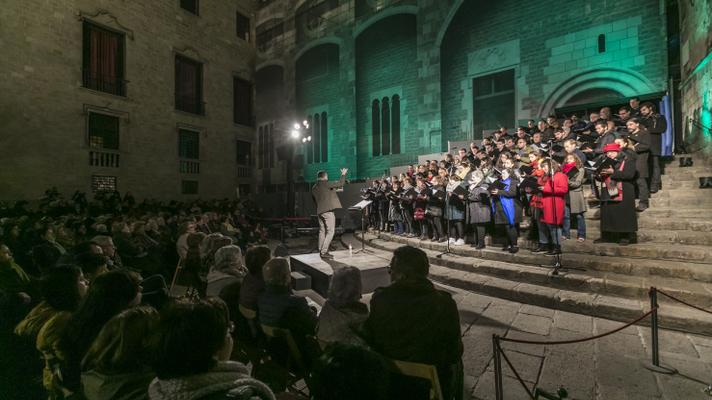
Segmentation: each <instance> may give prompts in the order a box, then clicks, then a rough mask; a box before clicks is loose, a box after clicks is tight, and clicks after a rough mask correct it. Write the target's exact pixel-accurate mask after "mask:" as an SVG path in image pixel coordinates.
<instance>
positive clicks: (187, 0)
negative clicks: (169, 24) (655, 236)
mask: <svg viewBox="0 0 712 400" xmlns="http://www.w3.org/2000/svg"><path fill="white" fill-rule="evenodd" d="M198 1H199V0H180V8H182V9H184V10H185V11H188V12H189V13H193V14H195V15H200V13H199V8H198Z"/></svg>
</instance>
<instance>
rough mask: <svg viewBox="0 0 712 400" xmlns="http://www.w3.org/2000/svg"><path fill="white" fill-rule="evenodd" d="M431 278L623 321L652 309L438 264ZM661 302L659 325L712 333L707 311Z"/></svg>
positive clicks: (644, 304) (642, 304)
mask: <svg viewBox="0 0 712 400" xmlns="http://www.w3.org/2000/svg"><path fill="white" fill-rule="evenodd" d="M430 278H431V279H432V280H434V281H436V282H441V283H443V284H446V285H450V286H454V287H457V288H459V289H463V290H468V291H472V292H475V293H479V294H483V295H487V296H494V297H499V298H502V299H506V300H511V301H517V302H520V303H525V304H532V305H536V306H539V307H546V308H551V309H557V310H561V311H568V312H574V313H579V314H586V315H591V316H595V317H602V318H607V319H612V320H617V321H621V322H630V321H633V320H635V319H637V318H639V317H640V316H642V315H643V314H645V313H646V312H647V311H649V310H650V307H649V305H648V303H647V302H644V301H640V300H637V299H628V298H624V297H617V296H611V295H605V294H594V293H585V292H577V291H573V290H563V289H557V288H554V287H550V286H548V285H537V284H532V283H523V282H517V281H510V280H507V279H502V278H497V277H492V276H483V275H478V274H475V273H470V272H465V271H458V270H453V269H450V268H446V267H441V266H437V265H431V267H430ZM659 305H660V308H659V311H658V324H659V326H660V327H661V328H665V329H674V330H679V331H683V332H690V333H697V334H702V335H709V332H710V331H711V330H712V318H711V317H710V316H709V315H707V314H705V313H702V312H699V311H696V310H694V309H691V308H688V307H683V306H677V305H672V304H667V303H662V302H660V303H659ZM640 324H641V325H646V326H649V325H650V319H649V318H645V319H644V320H642V321H641V322H640Z"/></svg>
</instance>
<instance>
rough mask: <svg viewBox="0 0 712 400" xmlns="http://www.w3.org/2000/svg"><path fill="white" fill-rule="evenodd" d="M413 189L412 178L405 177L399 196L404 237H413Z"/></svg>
mask: <svg viewBox="0 0 712 400" xmlns="http://www.w3.org/2000/svg"><path fill="white" fill-rule="evenodd" d="M415 195H416V193H415V188H414V187H413V178H411V177H406V178H404V179H403V191H402V192H401V194H400V205H401V214H402V215H403V224H404V228H405V235H406V236H407V237H413V236H415V230H414V228H415V227H414V225H413V204H414V203H415Z"/></svg>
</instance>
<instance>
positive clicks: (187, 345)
mask: <svg viewBox="0 0 712 400" xmlns="http://www.w3.org/2000/svg"><path fill="white" fill-rule="evenodd" d="M231 333H232V325H231V324H230V316H229V315H228V310H227V306H226V305H225V303H224V302H223V301H222V300H219V299H216V298H210V299H208V300H201V301H198V302H196V303H177V304H173V305H171V306H169V307H168V308H167V309H166V311H165V313H164V314H163V315H162V316H161V319H160V322H159V325H158V329H157V331H156V336H155V339H154V341H155V343H154V346H153V348H154V352H153V363H152V365H153V370H154V372H155V373H156V379H154V380H153V382H151V385H150V386H149V388H148V397H149V399H151V400H174V399H192V400H208V399H210V400H213V399H230V398H237V399H256V400H257V399H264V400H273V399H274V398H275V397H274V394H273V393H272V391H271V390H270V389H269V387H267V385H265V384H264V383H262V382H260V381H258V380H255V379H253V378H251V377H250V372H249V370H248V369H247V367H246V366H245V365H243V364H241V363H238V362H234V361H229V357H230V354H231V353H232V347H233V342H232V336H231Z"/></svg>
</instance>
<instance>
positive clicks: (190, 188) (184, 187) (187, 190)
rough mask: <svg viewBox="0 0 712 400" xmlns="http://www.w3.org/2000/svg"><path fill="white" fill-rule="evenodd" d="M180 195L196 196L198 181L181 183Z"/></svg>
mask: <svg viewBox="0 0 712 400" xmlns="http://www.w3.org/2000/svg"><path fill="white" fill-rule="evenodd" d="M180 193H181V194H198V181H181V182H180Z"/></svg>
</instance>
